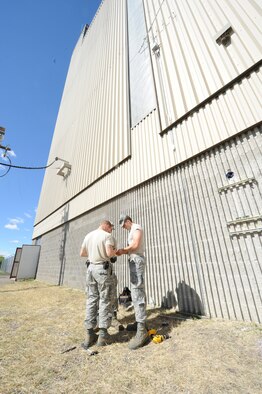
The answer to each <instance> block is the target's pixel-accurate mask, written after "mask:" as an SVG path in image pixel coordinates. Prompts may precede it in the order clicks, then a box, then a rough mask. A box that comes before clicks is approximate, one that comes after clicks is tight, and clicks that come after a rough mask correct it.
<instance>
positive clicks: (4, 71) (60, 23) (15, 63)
mask: <svg viewBox="0 0 262 394" xmlns="http://www.w3.org/2000/svg"><path fill="white" fill-rule="evenodd" d="M100 3H101V0H0V17H1V22H0V26H1V29H0V126H2V127H5V129H6V131H5V137H4V139H3V140H2V142H1V143H0V144H1V145H4V146H6V145H8V146H10V148H11V149H12V151H11V153H10V155H9V157H10V160H11V161H12V164H13V165H17V166H29V167H35V166H36V167H38V166H45V165H46V164H47V159H48V153H49V149H50V145H51V141H52V136H53V132H54V127H55V122H56V117H57V113H58V110H59V105H60V100H61V97H62V93H63V88H64V83H65V79H66V75H67V70H68V66H69V62H70V58H71V55H72V51H73V49H74V47H75V45H76V42H77V40H78V38H79V35H80V33H81V31H82V29H83V27H84V25H85V24H86V23H90V22H91V21H92V19H93V16H94V15H95V12H96V10H97V8H98V7H99V5H100ZM3 153H4V151H3V150H1V149H0V155H2V154H3ZM5 160H6V159H5V158H3V157H2V156H1V157H0V162H3V163H6V161H5ZM7 169H8V168H7V167H4V166H0V255H4V256H9V255H12V254H14V253H15V250H16V247H19V246H21V245H23V244H31V239H32V233H33V225H34V219H35V212H36V209H37V204H38V200H39V196H40V192H41V186H42V182H43V177H44V170H22V169H15V168H11V170H10V171H9V172H8V174H6V175H4V174H5V172H6V170H7Z"/></svg>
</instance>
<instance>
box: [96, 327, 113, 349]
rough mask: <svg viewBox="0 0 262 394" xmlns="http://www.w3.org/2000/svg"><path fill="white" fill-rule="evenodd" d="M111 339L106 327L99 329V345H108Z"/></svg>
mask: <svg viewBox="0 0 262 394" xmlns="http://www.w3.org/2000/svg"><path fill="white" fill-rule="evenodd" d="M109 340H110V335H109V334H108V332H107V329H106V328H100V329H99V335H98V341H97V344H96V345H97V346H106V345H107V344H108V342H109Z"/></svg>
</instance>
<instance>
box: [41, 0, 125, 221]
mask: <svg viewBox="0 0 262 394" xmlns="http://www.w3.org/2000/svg"><path fill="white" fill-rule="evenodd" d="M126 25H127V22H126V4H125V1H118V0H105V1H104V2H103V3H102V5H101V7H100V8H99V10H98V12H97V15H96V17H95V19H94V20H93V23H92V24H91V26H90V27H89V29H88V30H87V32H86V34H85V36H84V34H83V33H82V34H81V36H80V38H79V40H78V43H77V45H76V47H75V50H74V53H73V55H72V59H71V63H70V67H69V71H68V76H67V80H66V84H65V88H64V92H63V97H62V100H61V105H60V109H59V114H58V117H57V122H56V127H55V131H54V136H53V141H52V145H51V149H50V153H49V159H48V162H49V163H50V162H52V161H53V160H54V158H55V157H60V158H62V159H64V160H66V161H68V162H69V163H70V164H71V166H72V169H71V173H70V176H69V177H67V178H63V177H61V176H57V175H56V170H55V167H57V166H58V165H62V162H57V165H54V166H52V167H50V168H49V169H48V170H47V171H46V174H45V178H44V182H43V186H42V192H41V197H40V201H39V207H38V211H37V216H36V222H38V221H39V220H41V219H43V218H44V217H45V216H47V215H48V214H50V213H51V212H52V211H54V210H55V209H56V208H57V207H59V206H61V205H62V204H64V203H65V202H66V201H67V200H68V199H70V198H72V197H73V196H74V195H76V194H77V193H79V192H80V191H82V190H83V189H85V188H86V187H88V186H89V185H90V184H92V182H94V181H95V180H96V179H97V178H99V177H100V176H102V175H103V174H105V173H106V172H107V171H109V170H110V169H112V168H114V166H116V165H118V164H119V163H120V162H121V161H123V160H124V159H126V158H127V157H128V156H129V155H130V126H129V103H128V85H127V80H128V77H127V74H128V70H127V56H128V46H127V32H126Z"/></svg>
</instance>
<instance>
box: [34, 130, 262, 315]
mask: <svg viewBox="0 0 262 394" xmlns="http://www.w3.org/2000/svg"><path fill="white" fill-rule="evenodd" d="M229 168H230V169H231V170H232V171H234V173H235V176H234V178H233V180H228V179H227V178H226V176H225V173H226V171H227V170H228V169H229ZM261 169H262V127H260V128H255V129H254V130H250V131H248V132H245V133H243V134H241V135H238V136H236V137H234V138H231V139H230V140H228V141H227V142H225V143H223V144H220V145H219V146H217V147H216V148H214V149H211V150H209V151H207V152H205V153H203V154H201V155H198V156H197V157H195V158H194V159H191V160H189V161H187V162H186V163H183V164H181V165H180V166H177V167H176V168H174V169H172V170H170V171H167V172H165V173H164V174H162V175H160V176H158V177H155V178H154V179H152V180H151V181H148V182H145V183H144V184H142V185H141V186H139V187H136V188H135V189H133V190H130V191H128V192H126V193H125V194H123V195H122V196H120V197H117V198H115V199H113V200H111V201H110V202H107V203H106V204H104V205H102V206H100V207H99V208H96V209H94V210H93V211H91V212H89V213H87V214H85V215H83V216H82V217H80V218H78V219H75V220H73V221H72V222H70V223H67V224H66V226H65V227H62V226H61V227H60V228H59V229H56V230H54V231H52V232H50V233H49V234H46V235H43V237H42V243H41V250H42V253H41V258H40V263H39V272H38V276H37V278H38V279H43V280H49V278H50V280H52V282H53V283H58V278H59V273H61V264H62V266H63V281H62V283H63V284H65V285H67V286H73V287H74V286H75V287H80V288H84V286H85V277H84V267H83V261H82V263H81V259H80V258H78V257H77V256H78V255H79V250H80V246H81V243H82V240H83V238H84V236H85V234H86V233H87V232H89V231H91V230H93V229H94V228H96V226H98V224H99V222H100V220H101V219H103V218H105V217H109V218H110V219H111V220H113V221H114V222H115V223H117V220H118V217H119V213H120V212H126V213H128V214H130V216H131V217H133V218H134V220H135V221H137V222H138V223H141V224H142V225H143V227H144V229H145V240H146V256H147V269H146V290H147V296H148V301H149V302H150V303H151V304H152V303H154V304H155V305H156V306H159V305H163V306H166V307H178V308H179V309H180V310H183V311H186V312H191V313H202V314H206V315H208V316H214V317H222V318H227V319H238V320H252V321H258V322H261V321H262V300H261V292H260V287H261V283H262V219H261V217H262V211H261V208H262V198H261V192H260V190H261V187H262V171H261ZM247 179H251V180H252V181H251V182H247ZM238 205H240V206H241V207H242V211H241V212H240V211H239V210H238ZM259 215H260V221H259V220H257V219H256V218H257V217H258V216H259ZM247 217H248V218H249V222H248V223H246V222H245V220H246V219H247ZM232 221H234V222H236V225H234V224H233V227H232ZM247 226H248V227H247ZM63 229H64V230H63ZM235 230H237V231H238V233H237V234H235V233H234V232H235ZM239 230H241V231H242V232H241V231H239ZM114 235H115V236H116V238H117V240H118V245H119V246H120V247H121V246H124V245H126V242H127V232H126V231H124V230H122V229H121V228H120V227H119V226H116V231H115V233H114ZM61 251H62V252H63V253H62V254H61ZM82 260H83V259H82ZM116 268H117V276H118V281H119V291H121V290H122V289H123V287H124V286H126V285H128V286H129V271H128V264H127V261H126V257H121V258H119V259H118V261H117V263H116Z"/></svg>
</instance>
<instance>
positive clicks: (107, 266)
mask: <svg viewBox="0 0 262 394" xmlns="http://www.w3.org/2000/svg"><path fill="white" fill-rule="evenodd" d="M90 264H93V265H102V264H103V268H104V269H105V270H107V269H108V268H109V266H110V261H101V262H100V263H92V262H91V261H89V260H87V261H86V266H87V268H88V267H89V265H90Z"/></svg>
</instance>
